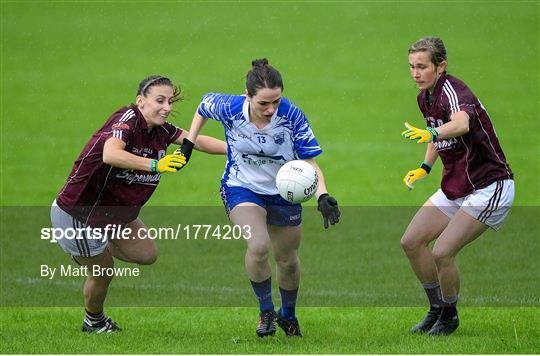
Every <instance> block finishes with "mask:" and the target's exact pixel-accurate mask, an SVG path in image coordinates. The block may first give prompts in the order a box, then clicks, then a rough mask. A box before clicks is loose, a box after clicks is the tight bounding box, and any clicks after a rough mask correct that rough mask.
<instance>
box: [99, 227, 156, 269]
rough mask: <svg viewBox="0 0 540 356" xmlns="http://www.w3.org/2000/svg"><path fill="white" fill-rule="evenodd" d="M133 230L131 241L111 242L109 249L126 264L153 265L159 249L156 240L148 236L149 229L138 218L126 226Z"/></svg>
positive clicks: (118, 240) (114, 240) (113, 240)
mask: <svg viewBox="0 0 540 356" xmlns="http://www.w3.org/2000/svg"><path fill="white" fill-rule="evenodd" d="M126 227H127V228H129V229H131V235H130V236H129V239H111V240H109V246H108V247H109V249H110V250H111V252H112V254H113V256H114V257H116V258H118V259H119V260H122V261H125V262H131V263H136V264H139V265H151V264H153V263H154V262H156V260H157V257H158V248H157V245H156V243H155V241H154V240H152V239H149V238H148V236H147V233H148V228H147V227H146V225H145V224H144V223H143V222H142V220H141V219H139V218H137V219H135V220H133V221H132V222H130V223H129V224H127V225H126Z"/></svg>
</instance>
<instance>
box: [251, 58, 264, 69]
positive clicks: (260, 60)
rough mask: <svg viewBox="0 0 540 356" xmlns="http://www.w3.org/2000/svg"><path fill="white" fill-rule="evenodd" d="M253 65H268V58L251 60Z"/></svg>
mask: <svg viewBox="0 0 540 356" xmlns="http://www.w3.org/2000/svg"><path fill="white" fill-rule="evenodd" d="M251 65H252V66H253V68H255V67H264V66H267V65H268V59H266V58H260V59H255V60H253V61H251Z"/></svg>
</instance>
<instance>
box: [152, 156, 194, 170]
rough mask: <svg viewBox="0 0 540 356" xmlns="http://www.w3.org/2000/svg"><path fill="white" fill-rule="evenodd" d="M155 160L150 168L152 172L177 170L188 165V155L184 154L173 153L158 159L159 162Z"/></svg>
mask: <svg viewBox="0 0 540 356" xmlns="http://www.w3.org/2000/svg"><path fill="white" fill-rule="evenodd" d="M154 162H155V160H154V161H153V164H152V165H151V168H150V170H151V171H152V172H156V173H158V172H159V173H165V172H176V171H178V170H180V169H181V168H182V167H184V166H185V165H186V157H184V155H182V154H176V153H173V154H170V155H166V156H165V157H163V158H162V159H160V160H159V161H157V164H156V163H154Z"/></svg>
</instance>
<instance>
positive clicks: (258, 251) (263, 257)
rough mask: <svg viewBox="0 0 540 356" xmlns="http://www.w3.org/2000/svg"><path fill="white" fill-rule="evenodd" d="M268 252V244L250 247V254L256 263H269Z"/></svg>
mask: <svg viewBox="0 0 540 356" xmlns="http://www.w3.org/2000/svg"><path fill="white" fill-rule="evenodd" d="M268 250H269V246H268V245H266V244H260V245H255V246H250V247H249V248H248V254H249V256H250V258H251V259H252V260H253V261H255V262H256V263H265V262H266V261H268Z"/></svg>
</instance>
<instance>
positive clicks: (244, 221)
mask: <svg viewBox="0 0 540 356" xmlns="http://www.w3.org/2000/svg"><path fill="white" fill-rule="evenodd" d="M229 217H230V219H231V221H232V222H233V223H234V224H235V225H238V226H240V228H241V229H242V230H245V226H249V230H250V238H249V239H246V243H247V249H246V255H245V265H246V271H247V274H248V277H249V279H250V281H251V285H252V287H253V291H254V292H255V295H256V296H257V299H258V300H259V307H260V314H259V324H258V326H257V329H256V332H257V335H258V336H260V337H263V336H268V335H273V334H275V332H276V324H275V322H274V317H275V312H274V303H273V302H272V282H271V280H272V279H271V277H272V270H271V269H270V263H269V261H268V255H269V251H270V237H269V236H268V230H267V227H266V210H265V209H263V208H261V207H260V206H258V205H257V204H254V203H249V202H245V203H241V204H238V205H237V206H235V207H234V208H233V209H232V210H231V212H230V214H229Z"/></svg>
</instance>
